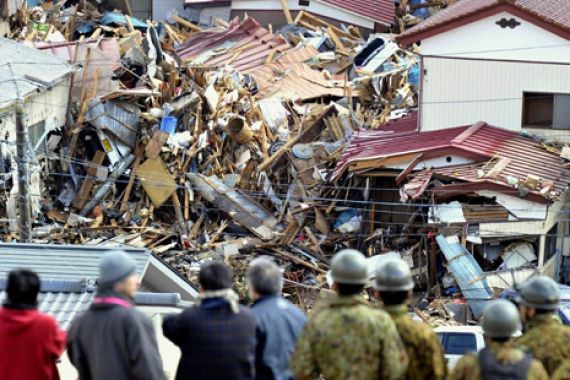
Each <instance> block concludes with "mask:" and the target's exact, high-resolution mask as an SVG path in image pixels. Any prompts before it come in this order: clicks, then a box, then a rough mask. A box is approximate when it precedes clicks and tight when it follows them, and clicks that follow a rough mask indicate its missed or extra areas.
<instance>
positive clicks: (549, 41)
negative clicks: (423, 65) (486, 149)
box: [421, 12, 570, 62]
mask: <svg viewBox="0 0 570 380" xmlns="http://www.w3.org/2000/svg"><path fill="white" fill-rule="evenodd" d="M501 18H506V19H507V20H508V19H510V18H514V19H516V20H517V21H518V22H520V23H521V25H519V26H517V27H515V28H514V29H511V28H508V27H507V28H501V27H500V26H499V25H497V24H495V22H497V21H498V20H500V19H501ZM421 51H422V54H425V55H446V56H454V57H472V58H491V59H508V60H524V61H548V62H570V43H569V42H568V40H566V39H564V38H562V37H559V36H558V35H556V34H554V33H551V32H549V31H547V30H544V29H542V28H541V27H539V26H537V25H535V24H533V23H531V22H528V21H525V20H523V19H521V18H518V17H515V16H513V15H511V14H509V13H507V12H502V13H498V14H497V15H495V16H491V17H487V18H484V19H482V20H479V21H476V22H473V23H470V24H467V25H464V26H461V27H459V28H455V29H453V30H451V31H448V32H445V33H441V34H439V35H436V36H433V37H429V38H426V39H424V40H422V42H421Z"/></svg>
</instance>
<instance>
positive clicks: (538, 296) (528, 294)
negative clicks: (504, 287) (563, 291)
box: [519, 276, 560, 311]
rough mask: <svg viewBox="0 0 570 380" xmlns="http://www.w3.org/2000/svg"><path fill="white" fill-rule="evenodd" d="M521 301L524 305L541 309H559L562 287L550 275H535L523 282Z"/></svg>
mask: <svg viewBox="0 0 570 380" xmlns="http://www.w3.org/2000/svg"><path fill="white" fill-rule="evenodd" d="M519 301H520V303H521V304H522V305H525V306H530V307H535V308H537V309H541V310H553V311H554V310H558V308H559V307H560V287H559V285H558V284H557V283H556V282H555V281H554V280H553V279H551V278H550V277H546V276H538V277H533V278H531V279H530V280H528V281H527V282H526V283H524V284H523V286H522V289H521V291H520V297H519Z"/></svg>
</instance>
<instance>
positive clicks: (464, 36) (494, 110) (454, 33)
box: [398, 0, 570, 141]
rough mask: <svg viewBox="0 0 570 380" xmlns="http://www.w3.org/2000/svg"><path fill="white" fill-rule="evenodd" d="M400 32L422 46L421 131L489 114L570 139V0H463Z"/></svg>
mask: <svg viewBox="0 0 570 380" xmlns="http://www.w3.org/2000/svg"><path fill="white" fill-rule="evenodd" d="M398 39H399V41H400V42H401V43H402V44H403V45H411V44H413V43H418V44H419V45H420V50H421V53H422V64H423V70H422V87H421V94H420V130H421V131H431V130H437V129H446V128H451V127H456V126H459V125H469V124H472V123H474V122H476V121H479V120H482V121H485V122H487V123H489V124H491V125H496V126H499V127H501V128H506V129H510V130H514V131H528V132H529V133H532V134H536V135H540V136H544V137H547V138H554V139H558V140H564V141H570V0H525V1H523V0H513V1H502V0H477V1H472V0H461V1H459V2H457V3H456V4H454V5H452V6H450V7H449V8H447V9H445V10H443V11H441V12H439V13H438V14H436V15H435V16H433V17H431V18H429V19H427V20H426V21H424V22H422V23H420V24H418V25H417V26H415V27H413V28H412V29H410V30H408V31H406V32H404V33H402V34H400V35H399V36H398Z"/></svg>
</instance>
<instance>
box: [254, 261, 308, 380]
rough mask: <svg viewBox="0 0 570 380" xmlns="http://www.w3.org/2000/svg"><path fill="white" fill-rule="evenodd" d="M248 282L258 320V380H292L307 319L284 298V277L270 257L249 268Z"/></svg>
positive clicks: (256, 376) (256, 369)
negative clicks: (292, 363) (295, 352)
mask: <svg viewBox="0 0 570 380" xmlns="http://www.w3.org/2000/svg"><path fill="white" fill-rule="evenodd" d="M247 282H248V286H249V293H250V297H251V299H252V300H253V306H252V307H251V312H252V313H253V315H254V316H255V319H256V322H257V323H256V325H257V327H256V335H257V346H256V358H255V378H256V380H292V379H294V376H293V373H292V372H291V369H290V368H289V360H290V358H291V354H292V353H293V350H294V349H295V343H296V342H297V338H298V337H299V335H301V331H303V327H304V326H305V323H306V322H307V318H306V317H305V315H304V314H303V312H302V311H301V310H299V308H297V307H296V306H295V305H293V304H292V303H291V302H289V301H287V300H285V299H284V298H283V297H282V296H281V291H282V289H283V274H282V273H281V270H280V269H279V267H278V266H277V264H275V263H274V262H273V261H272V260H271V259H270V258H268V257H267V256H262V257H259V258H257V259H255V260H253V261H252V262H251V263H250V264H249V268H248V270H247Z"/></svg>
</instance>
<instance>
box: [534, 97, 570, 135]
mask: <svg viewBox="0 0 570 380" xmlns="http://www.w3.org/2000/svg"><path fill="white" fill-rule="evenodd" d="M523 127H527V128H553V129H570V95H568V94H552V93H544V92H525V93H524V94H523Z"/></svg>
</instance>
